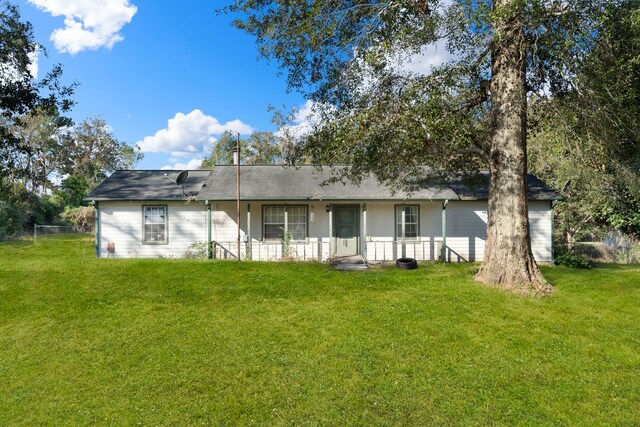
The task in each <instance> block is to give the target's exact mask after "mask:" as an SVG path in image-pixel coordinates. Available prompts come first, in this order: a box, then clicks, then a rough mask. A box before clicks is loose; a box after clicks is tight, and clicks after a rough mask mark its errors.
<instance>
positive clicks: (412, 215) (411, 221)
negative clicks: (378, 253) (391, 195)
mask: <svg viewBox="0 0 640 427" xmlns="http://www.w3.org/2000/svg"><path fill="white" fill-rule="evenodd" d="M403 218H404V234H403V233H402V231H403ZM396 236H398V239H402V238H405V239H417V238H418V237H419V236H420V207H419V206H418V205H401V206H396Z"/></svg>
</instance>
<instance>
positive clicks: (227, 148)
mask: <svg viewBox="0 0 640 427" xmlns="http://www.w3.org/2000/svg"><path fill="white" fill-rule="evenodd" d="M237 144H238V140H237V136H235V135H234V134H233V132H231V131H230V130H227V131H225V132H224V133H223V134H222V135H221V136H220V139H218V140H217V141H216V143H215V144H214V145H213V146H212V147H211V152H210V153H208V154H207V155H205V158H204V160H203V161H202V164H201V165H200V169H212V168H213V167H214V166H216V165H232V164H233V152H234V150H235V149H236V147H237ZM240 147H241V148H240V161H241V163H242V164H244V165H274V164H278V163H282V161H283V160H282V159H283V156H282V154H281V147H280V142H279V139H278V137H276V136H275V135H274V134H273V133H271V132H254V133H252V134H251V135H249V137H247V138H244V139H241V140H240Z"/></svg>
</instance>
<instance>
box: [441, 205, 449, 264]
mask: <svg viewBox="0 0 640 427" xmlns="http://www.w3.org/2000/svg"><path fill="white" fill-rule="evenodd" d="M448 204H449V199H447V200H445V201H444V203H443V204H442V255H441V256H442V262H447V205H448Z"/></svg>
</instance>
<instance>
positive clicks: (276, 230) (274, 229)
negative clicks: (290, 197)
mask: <svg viewBox="0 0 640 427" xmlns="http://www.w3.org/2000/svg"><path fill="white" fill-rule="evenodd" d="M262 223H263V236H264V239H265V240H284V231H285V230H287V231H288V232H289V233H290V234H291V240H305V239H306V238H307V207H306V206H298V205H294V206H263V207H262Z"/></svg>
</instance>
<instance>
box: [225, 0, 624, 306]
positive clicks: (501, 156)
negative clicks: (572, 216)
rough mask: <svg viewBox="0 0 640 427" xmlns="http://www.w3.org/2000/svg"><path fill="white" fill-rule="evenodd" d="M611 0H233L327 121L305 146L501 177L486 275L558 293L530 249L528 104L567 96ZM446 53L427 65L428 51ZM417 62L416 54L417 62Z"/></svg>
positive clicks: (268, 53)
mask: <svg viewBox="0 0 640 427" xmlns="http://www.w3.org/2000/svg"><path fill="white" fill-rule="evenodd" d="M611 3H612V2H611V1H605V0H574V1H571V2H565V1H557V0H493V1H491V0H474V1H469V0H456V1H438V0H387V1H376V0H373V1H372V0H348V1H338V0H306V1H305V0H297V1H295V0H294V1H290V0H275V1H265V0H235V1H234V2H233V3H232V4H231V5H230V6H229V7H227V9H226V10H227V11H228V12H230V13H235V14H238V15H237V16H238V17H237V19H236V21H235V25H236V26H237V27H238V28H240V29H242V30H244V31H246V32H248V33H250V34H252V35H254V36H255V38H256V41H257V44H258V47H259V50H260V53H261V54H262V55H263V56H265V57H267V58H271V59H275V60H276V61H277V62H278V63H279V65H280V66H281V67H282V69H283V70H284V71H285V72H286V74H287V78H288V84H289V86H290V88H291V89H295V90H300V91H301V92H302V93H304V95H305V96H306V97H307V98H308V99H312V100H314V101H315V105H316V112H315V113H316V115H317V116H318V117H319V118H320V120H319V121H318V122H317V124H316V126H315V129H314V131H313V132H312V133H311V135H310V136H309V137H308V138H306V139H305V140H304V141H303V142H302V143H301V152H302V153H305V154H306V155H308V156H311V158H312V159H313V160H314V161H315V162H317V163H320V164H331V163H335V162H336V161H337V160H339V161H344V160H345V159H346V161H347V162H348V164H349V165H350V168H349V169H348V171H347V173H346V175H347V177H348V178H351V179H353V180H354V181H356V182H357V181H358V179H359V178H360V177H362V176H363V175H365V174H369V173H373V174H375V175H376V176H377V177H378V179H379V181H380V182H381V183H382V184H387V185H398V184H402V183H405V184H406V183H409V182H410V181H412V180H415V179H420V178H422V179H424V174H425V169H424V165H428V166H430V167H431V171H432V172H431V173H432V174H433V175H436V177H437V176H440V177H447V176H450V175H452V174H454V175H459V174H464V175H469V174H471V173H472V172H473V171H476V170H478V169H481V168H488V169H489V175H490V184H489V207H488V222H487V239H486V244H485V256H484V262H483V264H482V267H481V268H480V270H479V272H478V273H477V274H476V279H477V280H479V281H482V282H486V283H489V284H492V285H497V286H501V287H504V288H508V289H512V290H515V291H517V292H522V293H538V294H545V293H548V292H549V291H550V290H551V289H552V288H551V287H550V285H549V284H548V283H547V282H546V281H545V279H544V277H543V276H542V275H541V273H540V271H539V269H538V267H537V265H536V263H535V260H534V258H533V255H532V251H531V243H530V235H529V220H528V206H527V183H526V174H527V154H526V153H527V151H526V142H527V102H528V97H529V95H530V94H531V93H532V92H538V93H543V92H545V91H549V92H550V93H555V92H557V91H560V90H562V89H563V88H565V87H566V85H567V82H570V81H571V79H572V78H574V77H575V76H574V75H573V74H572V72H573V70H574V69H575V67H574V63H575V62H579V61H581V60H582V58H583V57H584V55H585V54H586V53H587V52H588V51H590V50H591V49H592V47H593V45H594V39H596V38H597V34H596V33H595V31H593V29H594V28H595V26H596V23H597V20H598V19H599V17H600V16H601V14H602V12H603V10H604V7H605V6H606V5H610V4H611ZM428 54H432V55H433V54H437V55H440V56H443V57H444V60H443V61H441V62H440V63H432V64H430V67H427V68H428V69H427V70H426V72H425V70H424V69H423V70H419V71H418V72H416V68H417V65H419V64H417V65H416V63H415V60H416V58H420V57H422V58H423V59H424V58H425V57H428V56H429V55H428ZM412 60H413V63H412Z"/></svg>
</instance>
